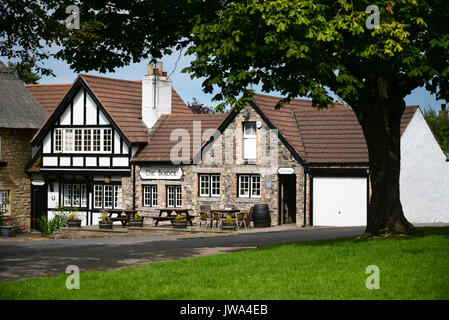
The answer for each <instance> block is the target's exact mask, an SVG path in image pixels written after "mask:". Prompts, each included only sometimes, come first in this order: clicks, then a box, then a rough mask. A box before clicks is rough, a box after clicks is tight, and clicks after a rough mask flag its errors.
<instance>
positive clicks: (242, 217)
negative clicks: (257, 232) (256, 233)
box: [236, 210, 248, 230]
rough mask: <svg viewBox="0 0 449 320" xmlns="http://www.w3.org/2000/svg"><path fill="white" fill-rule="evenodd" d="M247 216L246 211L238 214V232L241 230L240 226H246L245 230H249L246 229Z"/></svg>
mask: <svg viewBox="0 0 449 320" xmlns="http://www.w3.org/2000/svg"><path fill="white" fill-rule="evenodd" d="M246 214H247V211H246V210H242V211H241V212H240V213H239V214H237V221H236V222H237V230H240V226H244V227H245V230H248V228H247V227H246V221H245V216H246Z"/></svg>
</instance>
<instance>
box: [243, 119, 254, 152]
mask: <svg viewBox="0 0 449 320" xmlns="http://www.w3.org/2000/svg"><path fill="white" fill-rule="evenodd" d="M256 154H257V132H256V123H255V122H244V123H243V159H245V160H256Z"/></svg>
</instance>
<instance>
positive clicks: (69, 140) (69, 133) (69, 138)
mask: <svg viewBox="0 0 449 320" xmlns="http://www.w3.org/2000/svg"><path fill="white" fill-rule="evenodd" d="M64 151H67V152H72V151H73V130H72V129H66V130H64Z"/></svg>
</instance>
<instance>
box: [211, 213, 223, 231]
mask: <svg viewBox="0 0 449 320" xmlns="http://www.w3.org/2000/svg"><path fill="white" fill-rule="evenodd" d="M223 220H226V219H223V218H222V217H220V214H219V213H218V212H214V217H213V218H212V226H213V223H214V221H215V227H217V228H218V225H219V224H220V226H221V224H222V222H223Z"/></svg>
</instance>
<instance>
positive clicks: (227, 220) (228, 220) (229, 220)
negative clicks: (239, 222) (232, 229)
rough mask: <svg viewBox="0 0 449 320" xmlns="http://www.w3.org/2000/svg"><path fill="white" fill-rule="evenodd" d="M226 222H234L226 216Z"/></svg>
mask: <svg viewBox="0 0 449 320" xmlns="http://www.w3.org/2000/svg"><path fill="white" fill-rule="evenodd" d="M226 222H228V223H231V222H232V217H231V216H230V215H227V216H226Z"/></svg>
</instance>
